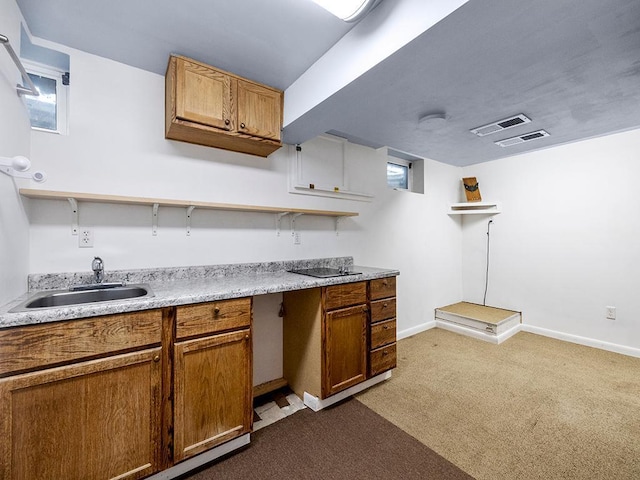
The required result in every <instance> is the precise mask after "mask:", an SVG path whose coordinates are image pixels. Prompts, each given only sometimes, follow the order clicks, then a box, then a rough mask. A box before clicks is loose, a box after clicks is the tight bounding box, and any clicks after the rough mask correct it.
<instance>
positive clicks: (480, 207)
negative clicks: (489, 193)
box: [448, 202, 500, 215]
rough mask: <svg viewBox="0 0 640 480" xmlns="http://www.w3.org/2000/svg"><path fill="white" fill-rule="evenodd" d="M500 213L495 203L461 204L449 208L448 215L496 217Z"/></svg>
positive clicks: (498, 206)
mask: <svg viewBox="0 0 640 480" xmlns="http://www.w3.org/2000/svg"><path fill="white" fill-rule="evenodd" d="M498 213H500V204H499V203H497V202H463V203H453V204H451V205H450V206H449V212H448V214H449V215H496V214H498Z"/></svg>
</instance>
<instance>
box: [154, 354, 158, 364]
mask: <svg viewBox="0 0 640 480" xmlns="http://www.w3.org/2000/svg"><path fill="white" fill-rule="evenodd" d="M153 361H154V362H156V363H158V362H159V361H160V355H156V356H155V357H153Z"/></svg>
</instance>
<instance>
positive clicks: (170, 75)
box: [165, 55, 284, 157]
mask: <svg viewBox="0 0 640 480" xmlns="http://www.w3.org/2000/svg"><path fill="white" fill-rule="evenodd" d="M283 101H284V94H283V92H282V90H278V89H275V88H272V87H267V86H266V85H262V84H259V83H256V82H252V81H251V80H247V79H244V78H241V77H238V76H236V75H234V74H232V73H229V72H225V71H223V70H219V69H216V68H214V67H211V66H209V65H206V64H204V63H200V62H197V61H195V60H192V59H190V58H186V57H181V56H175V55H172V56H171V57H170V58H169V65H168V67H167V75H166V82H165V137H166V138H169V139H172V140H180V141H183V142H189V143H197V144H200V145H207V146H209V147H217V148H223V149H225V150H232V151H234V152H242V153H249V154H252V155H259V156H261V157H266V156H268V155H269V154H271V153H272V152H274V151H275V150H277V149H278V148H280V147H281V146H282V141H281V136H280V131H281V129H282V110H283Z"/></svg>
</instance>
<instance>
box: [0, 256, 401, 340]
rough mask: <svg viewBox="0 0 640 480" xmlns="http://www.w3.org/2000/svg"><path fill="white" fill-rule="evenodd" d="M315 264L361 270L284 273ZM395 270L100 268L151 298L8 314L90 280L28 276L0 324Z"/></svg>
mask: <svg viewBox="0 0 640 480" xmlns="http://www.w3.org/2000/svg"><path fill="white" fill-rule="evenodd" d="M320 266H321V267H340V266H347V267H350V268H351V270H352V271H354V272H361V273H360V274H358V275H348V276H341V277H333V278H314V277H309V276H306V275H300V274H296V273H289V272H288V270H292V269H300V268H311V267H320ZM399 274H400V272H399V271H397V270H391V269H384V268H372V267H362V266H354V265H353V259H352V258H351V257H338V258H330V259H314V260H299V261H285V262H269V263H251V264H248V263H245V264H231V265H210V266H203V267H183V268H165V269H144V270H130V271H114V272H106V275H105V282H114V281H124V282H126V283H147V284H149V286H150V287H151V289H152V290H153V293H154V296H152V297H148V296H147V297H141V298H133V299H128V300H112V301H108V302H97V303H89V304H84V305H76V306H65V307H49V308H39V309H34V311H28V312H18V313H10V312H9V310H11V309H12V308H13V307H15V306H17V305H19V304H20V303H21V302H23V301H25V300H26V299H27V298H28V297H30V296H32V295H34V294H35V293H37V292H38V291H41V290H52V289H62V288H68V287H69V286H70V285H77V284H82V283H89V281H90V275H89V274H88V273H82V274H76V273H71V274H69V273H65V274H46V275H30V276H29V290H30V292H29V293H28V294H25V295H22V296H21V297H19V298H17V299H15V300H14V301H12V302H9V303H8V304H6V305H4V306H2V307H0V328H6V327H12V326H19V325H30V324H37V323H47V322H55V321H59V320H70V319H74V318H83V317H95V316H99V315H109V314H113V313H123V312H133V311H137V310H149V309H152V308H162V307H168V306H174V305H186V304H190V303H200V302H210V301H213V300H222V299H226V298H239V297H249V296H253V295H263V294H268V293H278V292H286V291H291V290H302V289H305V288H314V287H322V286H326V285H337V284H341V283H350V282H358V281H363V280H373V279H376V278H384V277H391V276H396V275H399Z"/></svg>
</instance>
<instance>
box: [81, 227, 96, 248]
mask: <svg viewBox="0 0 640 480" xmlns="http://www.w3.org/2000/svg"><path fill="white" fill-rule="evenodd" d="M78 246H79V247H80V248H93V230H91V229H90V228H86V227H85V228H81V229H80V232H78Z"/></svg>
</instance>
